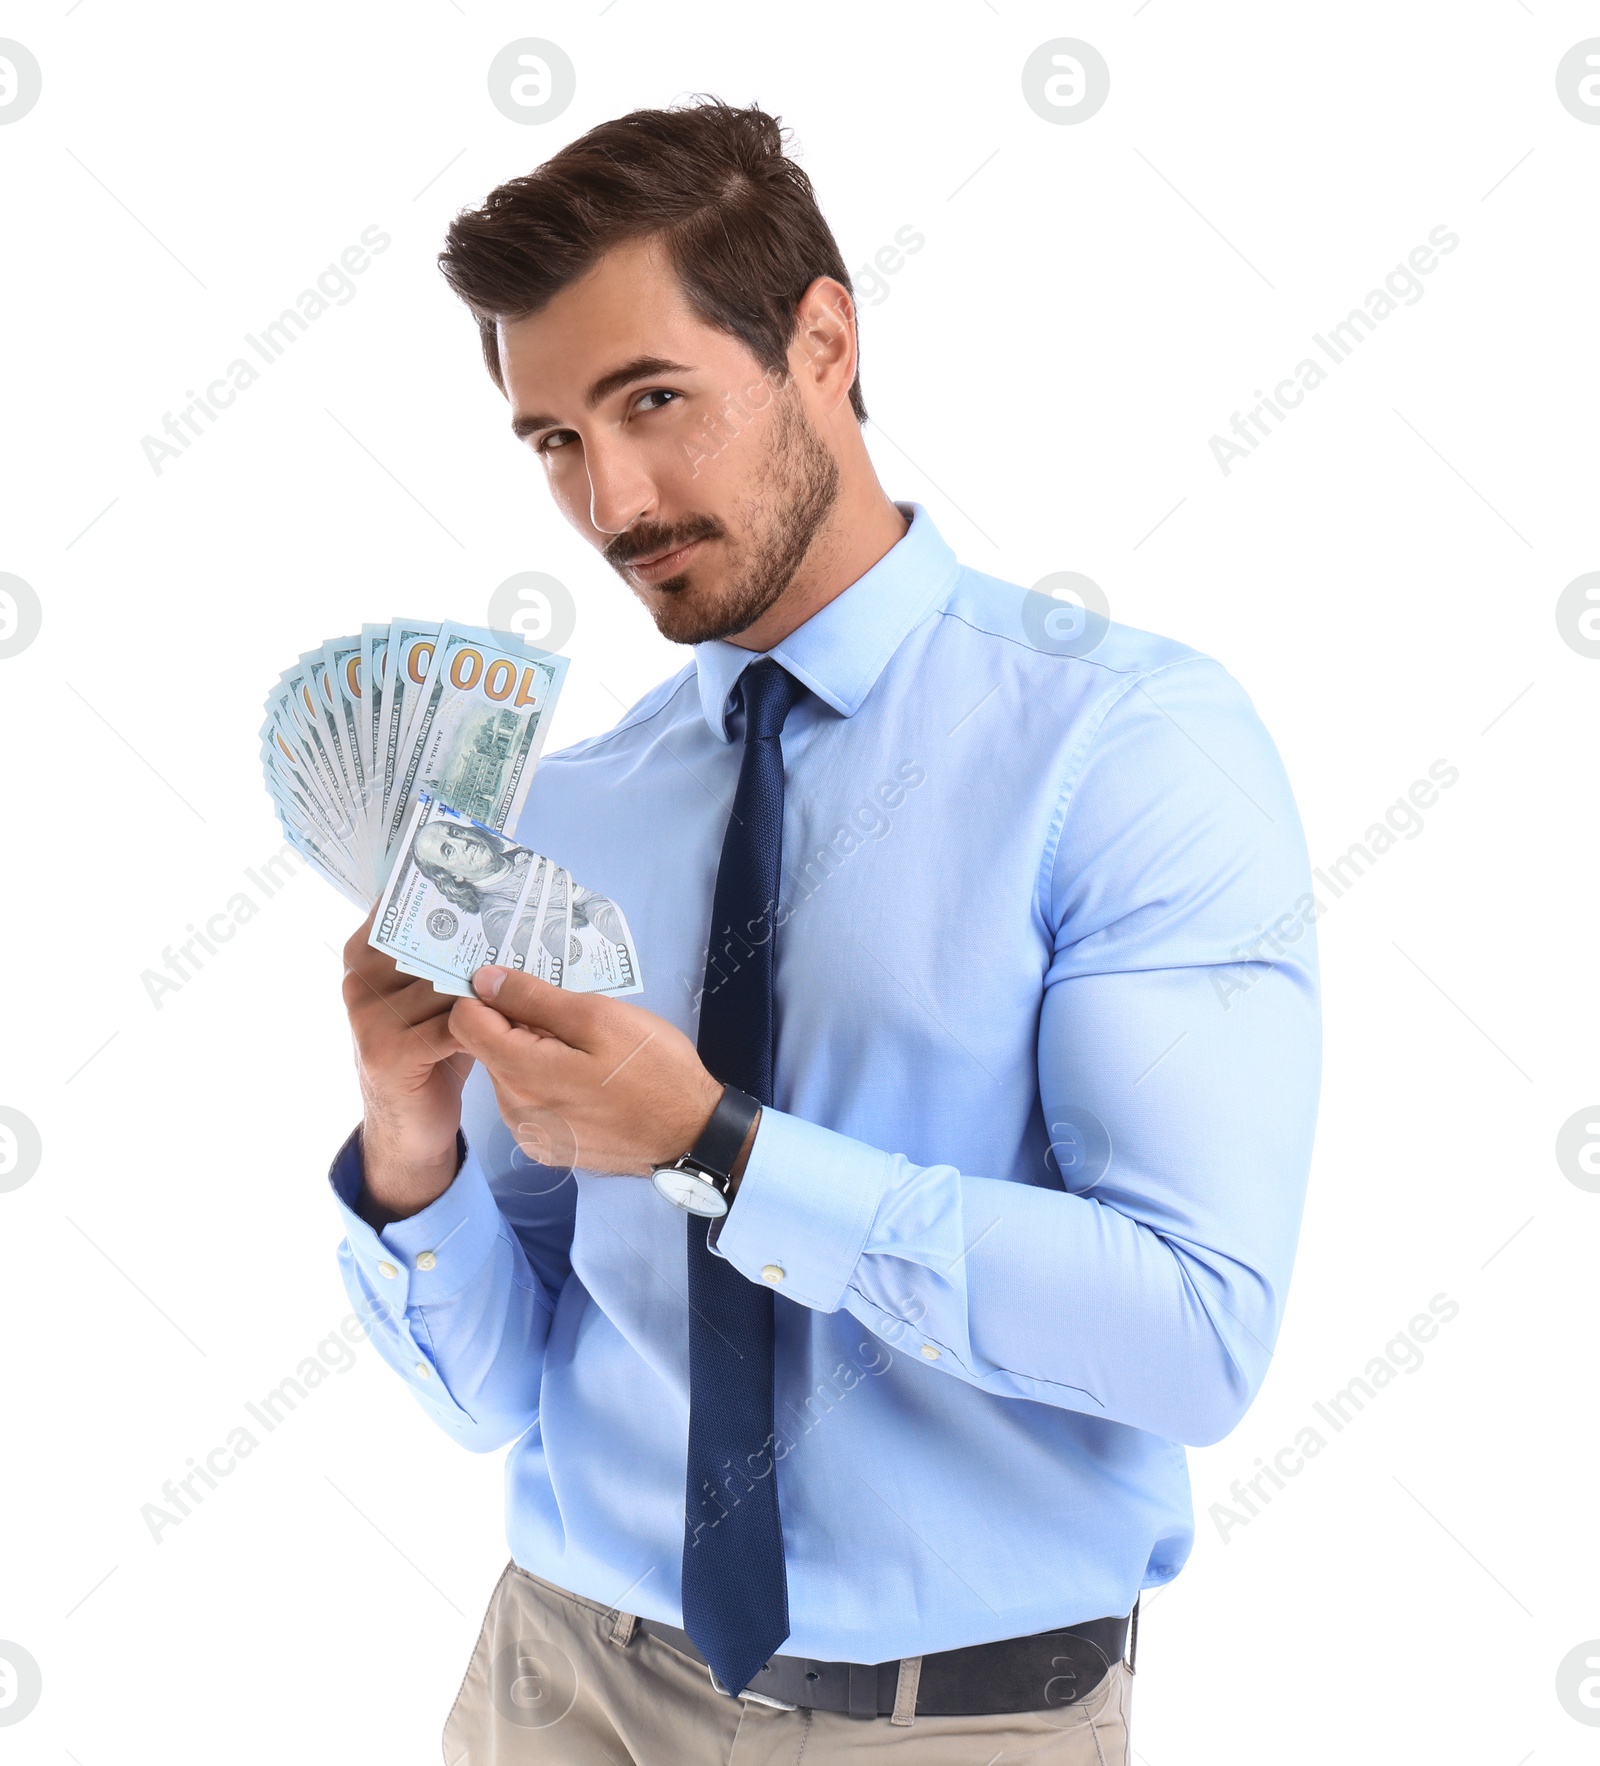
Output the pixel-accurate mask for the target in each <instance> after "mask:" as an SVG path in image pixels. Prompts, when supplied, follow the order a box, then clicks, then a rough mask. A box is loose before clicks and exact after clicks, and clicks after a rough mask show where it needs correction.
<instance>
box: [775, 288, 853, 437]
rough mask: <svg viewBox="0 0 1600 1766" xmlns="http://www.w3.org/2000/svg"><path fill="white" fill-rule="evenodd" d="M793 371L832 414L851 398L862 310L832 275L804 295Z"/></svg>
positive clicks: (797, 318) (792, 348)
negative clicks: (857, 332) (859, 313)
mask: <svg viewBox="0 0 1600 1766" xmlns="http://www.w3.org/2000/svg"><path fill="white" fill-rule="evenodd" d="M789 371H790V373H791V374H792V375H793V376H794V378H795V380H796V382H797V383H798V384H799V385H800V386H801V387H802V388H804V389H807V391H808V393H809V395H810V396H811V397H813V398H819V399H820V400H821V402H822V405H823V407H824V409H826V410H828V411H830V412H831V411H833V410H834V409H835V408H836V407H838V406H839V405H842V404H843V403H844V402H845V401H846V400H847V399H848V398H849V396H850V388H851V386H852V385H853V384H854V383H855V378H856V306H855V302H854V301H853V300H852V299H851V298H850V291H849V289H847V288H846V287H845V286H844V284H843V283H842V282H836V281H835V280H834V279H833V277H831V276H819V277H818V278H817V279H816V281H815V282H813V283H812V284H811V286H810V287H809V288H808V289H807V290H806V291H805V293H804V294H803V295H801V297H800V304H799V306H798V307H797V308H796V309H795V326H794V340H793V342H792V343H791V344H790V345H789Z"/></svg>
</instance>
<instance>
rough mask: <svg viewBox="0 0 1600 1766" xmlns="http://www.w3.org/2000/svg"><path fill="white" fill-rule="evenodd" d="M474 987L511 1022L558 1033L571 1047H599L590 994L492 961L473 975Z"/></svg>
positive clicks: (531, 1028) (549, 1032)
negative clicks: (576, 991) (562, 986)
mask: <svg viewBox="0 0 1600 1766" xmlns="http://www.w3.org/2000/svg"><path fill="white" fill-rule="evenodd" d="M472 986H473V990H474V991H475V992H476V994H477V996H478V998H479V999H481V1000H482V1001H483V1002H484V1003H485V1004H486V1005H491V1006H493V1007H494V1009H495V1010H496V1011H497V1012H498V1013H499V1014H500V1015H501V1016H502V1017H503V1018H505V1019H506V1020H507V1021H508V1022H510V1023H512V1024H520V1025H522V1026H524V1027H525V1028H526V1029H528V1030H535V1031H540V1032H542V1033H543V1034H545V1035H547V1036H554V1037H556V1038H557V1039H558V1040H560V1041H561V1042H564V1043H566V1044H567V1045H568V1046H569V1047H570V1048H575V1049H586V1050H592V1049H594V1048H595V1047H596V1045H597V1043H598V1040H599V1037H598V1029H599V1027H598V1025H597V1024H596V1022H595V1016H596V1015H595V1009H594V1007H595V1001H594V999H593V997H592V996H591V995H589V994H583V993H568V992H566V990H565V989H564V988H560V987H557V986H556V985H555V983H554V982H553V981H541V980H540V979H539V977H538V976H537V975H526V974H524V973H522V971H521V970H518V969H504V968H501V967H499V966H498V965H494V964H491V965H489V966H487V967H485V968H482V969H479V970H478V971H477V972H476V973H475V974H474V975H473V977H472Z"/></svg>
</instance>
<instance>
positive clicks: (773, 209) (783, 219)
mask: <svg viewBox="0 0 1600 1766" xmlns="http://www.w3.org/2000/svg"><path fill="white" fill-rule="evenodd" d="M786 140H787V132H786V131H785V130H784V129H783V128H782V126H781V125H780V123H779V120H778V118H776V117H773V116H769V115H768V114H767V113H766V112H765V111H764V110H758V109H756V108H755V106H754V105H751V106H750V107H749V108H747V109H739V108H738V107H736V106H734V105H730V104H724V103H723V102H722V101H721V100H720V99H717V98H699V99H696V100H695V101H694V102H692V103H689V104H683V105H674V106H673V107H672V108H671V109H670V110H635V111H630V112H629V113H628V114H627V115H626V116H621V117H617V118H615V119H613V120H612V121H611V122H606V123H600V124H599V125H597V126H596V127H595V128H593V129H591V130H590V131H589V132H588V134H586V135H582V136H580V137H579V138H578V139H577V140H576V141H573V142H570V143H569V144H568V145H567V146H565V147H563V148H562V149H561V150H560V151H559V152H558V153H556V154H554V155H552V157H551V158H549V159H547V160H546V161H545V162H544V164H543V165H542V166H540V167H539V168H538V169H537V170H536V171H532V172H529V173H528V174H527V175H526V176H525V177H521V178H513V179H511V180H510V181H509V182H508V183H505V184H502V185H500V187H499V188H498V189H496V190H492V191H491V192H490V193H489V197H488V200H487V201H486V202H485V203H484V205H483V207H482V208H480V209H466V210H463V211H462V212H461V213H460V214H458V215H457V216H456V218H455V220H454V221H453V222H451V224H450V231H449V233H448V234H447V235H446V239H445V249H444V250H443V251H442V252H441V253H440V254H439V267H440V269H441V270H442V271H443V272H444V275H445V279H446V280H447V281H448V282H449V284H450V286H451V287H452V288H453V289H454V290H455V291H456V293H457V294H458V295H460V297H461V299H462V300H463V301H465V302H466V304H467V306H468V307H469V308H470V309H471V311H472V314H473V316H474V317H475V318H476V319H477V321H478V334H479V338H480V340H481V342H482V345H483V359H484V361H485V363H486V364H487V365H488V369H489V373H490V375H491V376H492V377H493V379H494V382H495V385H496V386H498V387H500V390H501V391H502V392H504V390H505V386H504V383H503V382H502V380H501V378H500V358H499V352H498V349H497V345H496V337H495V321H496V320H497V319H524V318H527V317H528V316H529V315H530V314H533V313H537V312H538V311H539V310H540V308H541V307H543V306H544V305H545V303H546V302H547V301H549V300H550V299H551V297H552V296H554V295H556V294H557V293H559V292H560V291H561V290H562V289H563V288H565V287H567V286H568V284H570V283H572V282H574V281H576V280H577V279H578V277H580V276H582V275H583V274H584V273H585V272H586V271H588V270H590V269H592V268H593V266H594V265H595V263H596V262H597V261H598V260H599V258H600V257H601V256H602V255H603V254H604V253H605V252H607V251H609V250H610V249H611V248H612V247H613V246H616V245H621V244H623V243H624V242H626V241H628V240H632V239H641V238H645V237H647V236H650V235H656V234H659V235H660V237H661V239H662V241H663V242H664V244H665V246H666V249H667V253H668V255H669V257H670V259H671V261H672V264H673V266H674V268H675V269H676V270H677V273H678V277H679V280H680V281H681V283H682V284H683V290H684V293H685V294H686V295H687V296H688V299H689V303H690V305H691V306H692V307H693V308H694V310H695V311H696V312H697V313H698V314H699V315H700V317H701V318H703V319H704V320H705V321H706V323H707V324H708V325H714V326H716V327H717V329H718V330H720V331H727V332H730V333H732V335H733V336H735V337H737V338H739V339H740V340H741V341H742V342H743V343H744V344H745V345H746V346H747V347H748V348H749V349H750V351H751V353H752V354H753V355H754V356H755V358H756V360H757V361H758V362H760V364H761V365H762V367H763V368H765V369H768V370H769V371H773V372H777V373H782V374H785V375H787V373H788V351H789V344H790V342H791V341H792V339H793V336H794V328H795V312H796V309H797V308H798V306H799V304H800V297H801V296H802V295H803V294H804V293H805V291H806V289H807V288H809V287H810V286H811V284H812V283H813V282H814V281H815V280H816V279H817V277H819V276H831V277H833V279H834V280H835V281H836V282H840V283H842V284H843V285H844V287H846V288H850V274H849V272H848V271H847V270H846V269H845V267H844V259H843V258H842V257H841V256H840V254H839V246H838V243H837V241H836V240H835V239H834V237H833V233H832V232H831V230H830V229H829V227H828V223H827V222H826V221H825V220H824V219H823V218H822V211H821V210H820V209H819V208H818V207H817V199H816V195H815V193H814V192H813V191H812V188H811V180H810V179H809V178H808V177H807V176H806V174H805V173H804V172H803V171H802V170H801V169H800V167H799V166H798V165H796V164H795V162H794V161H793V160H792V159H790V158H789V157H788V156H787V154H786V153H785V152H784V147H785V144H786ZM851 293H852V296H853V294H854V290H853V289H852V290H851ZM850 408H851V409H852V410H853V411H854V412H855V414H856V418H857V420H858V421H862V422H864V421H865V420H866V415H867V408H866V405H865V403H864V402H863V400H862V397H861V377H860V375H859V373H858V374H857V376H856V380H855V384H854V385H853V386H852V387H851V388H850Z"/></svg>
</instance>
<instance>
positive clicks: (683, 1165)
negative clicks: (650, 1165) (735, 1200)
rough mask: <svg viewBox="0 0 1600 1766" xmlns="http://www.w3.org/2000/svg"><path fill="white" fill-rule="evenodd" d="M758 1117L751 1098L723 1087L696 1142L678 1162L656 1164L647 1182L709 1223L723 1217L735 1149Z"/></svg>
mask: <svg viewBox="0 0 1600 1766" xmlns="http://www.w3.org/2000/svg"><path fill="white" fill-rule="evenodd" d="M760 1114H761V1105H760V1104H759V1102H757V1100H756V1099H755V1098H753V1097H751V1096H750V1095H749V1094H748V1093H747V1092H742V1091H740V1090H738V1089H737V1087H735V1086H731V1085H728V1086H724V1087H723V1090H722V1096H721V1097H720V1098H719V1099H718V1100H717V1107H716V1109H715V1110H713V1111H712V1112H711V1120H710V1121H709V1122H708V1123H707V1124H706V1125H705V1128H704V1129H703V1130H702V1131H701V1134H700V1138H699V1140H697V1141H696V1142H695V1143H694V1145H693V1146H692V1147H691V1148H690V1149H689V1151H688V1152H687V1153H685V1154H684V1155H683V1157H682V1158H681V1159H674V1160H673V1162H672V1163H671V1164H670V1165H658V1166H657V1167H656V1168H655V1170H654V1171H652V1172H651V1173H650V1178H651V1181H652V1182H653V1183H654V1184H655V1186H656V1188H657V1189H658V1190H660V1192H661V1193H662V1195H663V1196H665V1197H666V1198H667V1200H668V1201H669V1202H671V1203H673V1204H674V1205H675V1206H677V1207H679V1208H686V1209H687V1210H688V1211H689V1213H691V1214H703V1215H705V1216H706V1218H707V1219H710V1220H715V1219H717V1218H718V1217H719V1216H720V1215H723V1214H726V1213H727V1212H728V1191H729V1189H730V1188H731V1187H732V1184H733V1168H734V1165H735V1164H736V1163H737V1161H738V1158H739V1149H740V1148H741V1147H742V1146H743V1145H744V1137H745V1136H746V1135H747V1134H748V1133H749V1132H750V1124H751V1123H752V1122H754V1121H755V1119H756V1117H757V1116H759V1115H760Z"/></svg>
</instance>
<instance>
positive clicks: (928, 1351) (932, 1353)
mask: <svg viewBox="0 0 1600 1766" xmlns="http://www.w3.org/2000/svg"><path fill="white" fill-rule="evenodd" d="M922 1353H923V1354H924V1355H925V1356H926V1357H927V1359H928V1360H929V1361H937V1360H938V1359H939V1351H938V1350H937V1349H935V1348H934V1346H933V1345H932V1344H931V1343H924V1344H923V1345H922Z"/></svg>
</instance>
